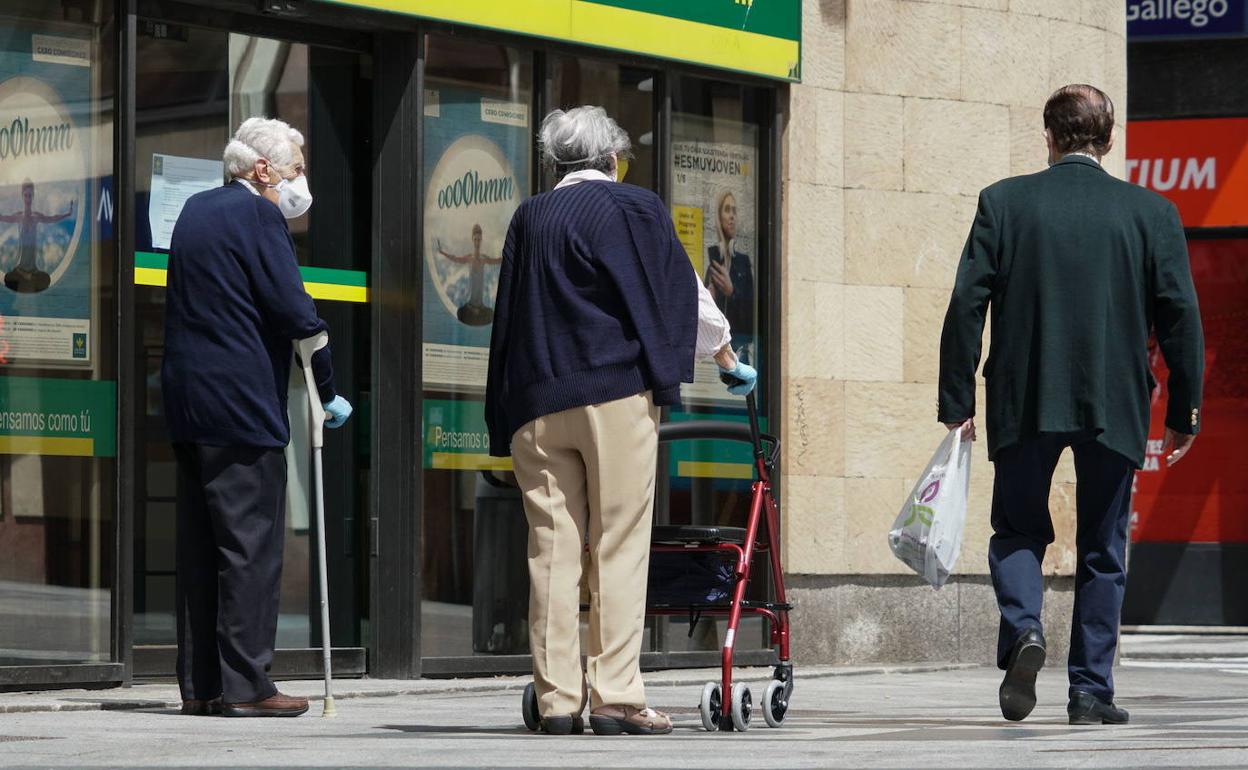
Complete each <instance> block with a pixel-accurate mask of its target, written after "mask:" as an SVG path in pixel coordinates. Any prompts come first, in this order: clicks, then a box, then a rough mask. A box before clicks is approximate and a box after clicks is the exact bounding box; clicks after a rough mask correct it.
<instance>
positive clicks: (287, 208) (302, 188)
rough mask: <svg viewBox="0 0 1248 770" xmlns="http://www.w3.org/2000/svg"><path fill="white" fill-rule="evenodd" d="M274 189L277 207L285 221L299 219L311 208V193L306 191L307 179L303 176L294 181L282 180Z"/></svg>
mask: <svg viewBox="0 0 1248 770" xmlns="http://www.w3.org/2000/svg"><path fill="white" fill-rule="evenodd" d="M275 187H276V188H277V207H278V208H279V209H281V210H282V216H284V217H286V218H287V219H295V218H297V217H301V216H303V215H304V214H306V213H308V209H310V208H312V191H311V190H309V189H308V178H307V177H306V176H304V175H303V174H300V175H299V176H297V177H295V178H294V179H283V180H282V181H280V182H278V183H277V184H276V185H275Z"/></svg>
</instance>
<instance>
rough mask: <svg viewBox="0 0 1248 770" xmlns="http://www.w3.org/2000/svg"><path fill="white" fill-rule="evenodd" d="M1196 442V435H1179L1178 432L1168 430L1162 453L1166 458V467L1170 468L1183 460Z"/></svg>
mask: <svg viewBox="0 0 1248 770" xmlns="http://www.w3.org/2000/svg"><path fill="white" fill-rule="evenodd" d="M1195 440H1196V436H1195V434H1192V433H1179V432H1178V431H1177V430H1170V429H1169V428H1166V441H1165V443H1164V444H1162V446H1161V453H1162V454H1163V455H1165V456H1166V467H1167V468H1169V467H1170V466H1172V465H1175V464H1176V463H1178V462H1179V460H1182V459H1183V457H1184V455H1186V454H1187V450H1189V449H1191V448H1192V442H1193V441H1195Z"/></svg>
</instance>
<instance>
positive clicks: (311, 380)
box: [295, 332, 338, 717]
mask: <svg viewBox="0 0 1248 770" xmlns="http://www.w3.org/2000/svg"><path fill="white" fill-rule="evenodd" d="M328 344H329V334H328V333H327V332H320V333H319V334H316V335H315V336H312V337H308V338H307V339H306V340H299V341H297V342H296V343H295V348H296V349H297V350H298V352H299V360H300V362H301V363H302V364H303V382H304V386H305V387H304V389H305V390H307V392H308V415H309V418H310V419H311V421H312V425H311V429H312V430H311V435H312V478H313V485H314V486H315V488H316V556H317V559H318V563H319V564H320V570H319V571H320V577H321V660H322V661H323V663H324V666H325V705H324V708H323V710H322V711H321V716H322V717H333V716H337V715H338V708H337V707H336V706H335V705H334V690H333V678H334V675H333V670H332V669H331V668H330V663H329V649H330V646H329V577H328V573H327V570H326V567H325V478H324V471H323V469H322V467H321V447H322V446H323V445H324V437H325V407H324V406H323V405H322V404H321V397H320V394H319V392H318V391H317V388H316V377H315V376H313V374H312V354H313V353H315V352H316V351H318V350H320V349H321V348H323V347H325V346H326V345H328Z"/></svg>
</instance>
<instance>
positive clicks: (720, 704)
mask: <svg viewBox="0 0 1248 770" xmlns="http://www.w3.org/2000/svg"><path fill="white" fill-rule="evenodd" d="M698 711H699V712H701V714H702V728H703V729H704V730H706V731H707V732H708V733H713V732H715V731H716V730H718V729H719V720H720V718H721V717H723V715H724V699H723V693H721V692H720V688H719V683H718V682H707V683H706V685H705V686H703V688H702V702H701V703H699V704H698Z"/></svg>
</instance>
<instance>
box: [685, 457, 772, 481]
mask: <svg viewBox="0 0 1248 770" xmlns="http://www.w3.org/2000/svg"><path fill="white" fill-rule="evenodd" d="M676 475H677V476H685V477H686V478H695V479H753V478H754V466H753V465H749V464H747V463H702V462H694V461H692V460H681V461H680V462H678V463H676Z"/></svg>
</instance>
